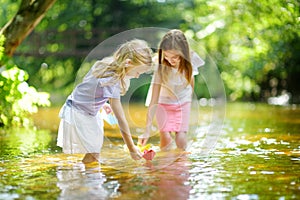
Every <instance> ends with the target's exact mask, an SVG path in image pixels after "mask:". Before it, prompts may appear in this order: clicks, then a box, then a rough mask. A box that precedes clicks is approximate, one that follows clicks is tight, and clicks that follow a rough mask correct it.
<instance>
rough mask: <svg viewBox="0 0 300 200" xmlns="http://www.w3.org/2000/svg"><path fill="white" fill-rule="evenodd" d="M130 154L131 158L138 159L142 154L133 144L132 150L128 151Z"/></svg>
mask: <svg viewBox="0 0 300 200" xmlns="http://www.w3.org/2000/svg"><path fill="white" fill-rule="evenodd" d="M130 156H131V158H132V159H133V160H140V159H141V158H142V157H143V154H142V153H141V151H140V149H139V148H138V147H137V146H134V148H133V151H130Z"/></svg>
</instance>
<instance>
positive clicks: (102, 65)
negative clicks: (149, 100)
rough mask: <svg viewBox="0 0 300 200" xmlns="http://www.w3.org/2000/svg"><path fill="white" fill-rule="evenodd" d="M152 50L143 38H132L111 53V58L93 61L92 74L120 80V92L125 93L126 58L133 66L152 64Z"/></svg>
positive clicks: (97, 76)
mask: <svg viewBox="0 0 300 200" xmlns="http://www.w3.org/2000/svg"><path fill="white" fill-rule="evenodd" d="M151 54H152V51H151V49H150V48H149V46H148V44H147V43H146V42H145V41H144V40H139V39H133V40H131V41H128V42H126V43H124V44H122V45H121V46H120V47H119V48H118V49H117V50H116V52H115V53H114V54H113V59H112V60H110V61H109V59H103V60H101V61H98V62H97V63H95V68H94V70H93V75H94V76H95V77H96V78H106V77H112V80H113V82H111V83H110V84H114V83H117V82H118V81H121V94H124V93H126V88H127V87H126V83H125V80H124V78H125V75H126V70H125V69H126V60H127V59H130V61H131V64H132V65H133V66H138V65H149V68H150V67H151V65H152V55H151Z"/></svg>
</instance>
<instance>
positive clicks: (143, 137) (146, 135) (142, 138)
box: [138, 133, 150, 146]
mask: <svg viewBox="0 0 300 200" xmlns="http://www.w3.org/2000/svg"><path fill="white" fill-rule="evenodd" d="M149 136H150V134H149V133H144V134H143V135H140V136H139V138H138V144H140V145H141V146H144V145H146V144H147V141H148V139H149Z"/></svg>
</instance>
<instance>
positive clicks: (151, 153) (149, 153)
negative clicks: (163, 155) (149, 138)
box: [143, 149, 155, 160]
mask: <svg viewBox="0 0 300 200" xmlns="http://www.w3.org/2000/svg"><path fill="white" fill-rule="evenodd" d="M154 156H155V151H153V150H152V149H149V150H145V151H144V155H143V158H145V159H146V160H152V159H153V158H154Z"/></svg>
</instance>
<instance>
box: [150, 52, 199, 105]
mask: <svg viewBox="0 0 300 200" xmlns="http://www.w3.org/2000/svg"><path fill="white" fill-rule="evenodd" d="M204 63H205V62H204V61H203V60H202V59H201V58H200V56H199V55H198V54H197V53H195V52H191V64H192V68H193V75H197V74H199V72H198V68H199V67H201V66H203V65H204ZM156 70H157V69H156ZM153 82H159V83H161V81H160V77H158V76H153V78H152V83H151V85H150V88H149V90H148V95H147V99H146V103H145V104H146V106H149V104H150V101H151V96H152V84H153ZM192 94H193V88H192V86H191V85H190V84H188V82H187V80H186V78H185V77H184V76H183V75H182V74H181V73H179V72H178V70H177V69H174V68H172V69H171V72H170V74H169V77H168V81H167V83H165V84H163V85H162V87H161V90H160V95H159V100H158V103H162V104H183V103H186V102H191V101H192Z"/></svg>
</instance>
